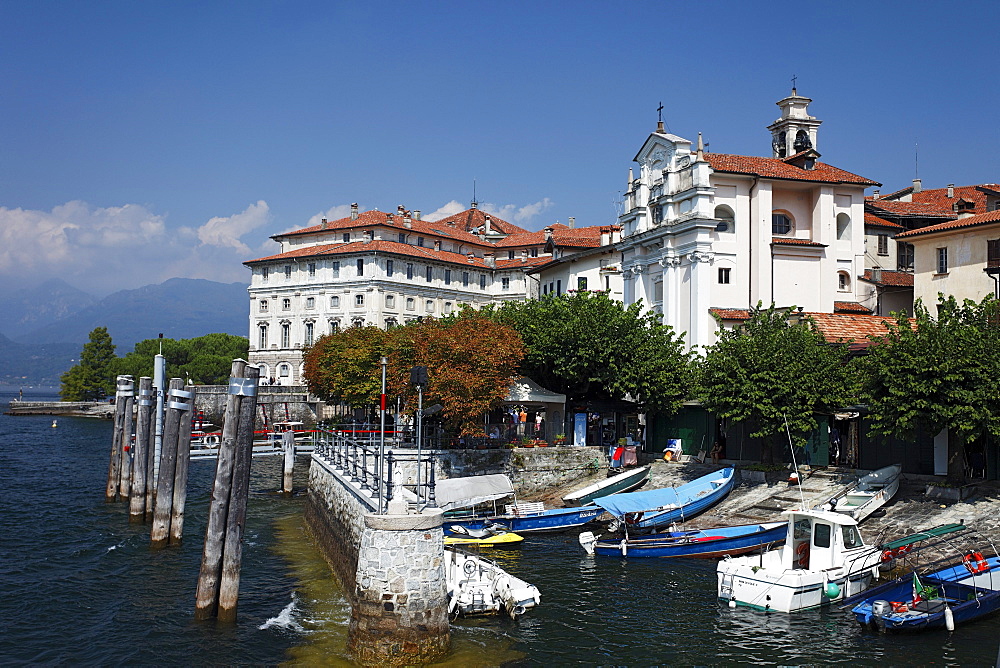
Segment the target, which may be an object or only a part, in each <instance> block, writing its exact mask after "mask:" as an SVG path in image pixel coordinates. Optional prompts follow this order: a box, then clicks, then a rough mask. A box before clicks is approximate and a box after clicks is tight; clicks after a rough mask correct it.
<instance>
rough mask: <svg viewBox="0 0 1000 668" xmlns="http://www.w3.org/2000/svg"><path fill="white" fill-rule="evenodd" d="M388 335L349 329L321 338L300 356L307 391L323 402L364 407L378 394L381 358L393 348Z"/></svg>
mask: <svg viewBox="0 0 1000 668" xmlns="http://www.w3.org/2000/svg"><path fill="white" fill-rule="evenodd" d="M392 331H394V330H391V331H385V330H382V329H379V328H378V327H349V328H348V329H345V330H342V331H340V332H336V333H334V334H327V335H325V336H321V337H320V338H319V339H317V340H316V342H315V343H314V344H313V345H311V346H309V347H308V348H306V350H305V353H304V362H305V379H306V384H307V385H308V386H309V391H310V392H312V393H313V394H315V395H316V396H317V397H319V398H320V399H323V400H324V401H336V402H341V401H343V402H345V403H348V404H350V405H352V406H364V405H366V404H370V403H372V402H375V401H377V400H378V397H379V394H381V391H382V367H381V364H380V360H381V358H382V356H383V355H387V356H391V354H392V350H393V349H394V348H395V346H394V345H393V344H392V343H391V341H392V339H393V338H394V337H393V334H392Z"/></svg>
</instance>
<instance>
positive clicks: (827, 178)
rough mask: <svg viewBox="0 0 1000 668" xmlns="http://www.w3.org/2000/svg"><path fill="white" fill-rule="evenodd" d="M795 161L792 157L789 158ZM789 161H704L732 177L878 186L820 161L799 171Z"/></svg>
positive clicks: (714, 157) (726, 157)
mask: <svg viewBox="0 0 1000 668" xmlns="http://www.w3.org/2000/svg"><path fill="white" fill-rule="evenodd" d="M792 158H795V156H792ZM792 158H785V159H784V160H782V159H781V158H758V157H755V156H748V155H730V154H726V153H706V154H705V159H706V160H707V161H708V164H709V165H710V166H711V167H712V169H713V170H715V171H717V172H730V173H734V174H754V175H757V176H762V177H765V178H770V179H787V180H792V181H818V182H822V183H852V184H857V185H864V186H877V185H881V184H880V183H878V182H876V181H872V180H871V179H866V178H865V177H863V176H858V175H857V174H852V173H851V172H847V171H844V170H843V169H839V168H837V167H834V166H832V165H828V164H826V163H823V162H819V161H817V162H816V165H815V169H802V168H800V167H796V166H795V165H792V164H789V163H788V160H789V159H792Z"/></svg>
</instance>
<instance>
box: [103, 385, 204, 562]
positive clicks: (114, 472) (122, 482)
mask: <svg viewBox="0 0 1000 668" xmlns="http://www.w3.org/2000/svg"><path fill="white" fill-rule="evenodd" d="M194 394H195V392H194V388H193V387H188V388H186V389H184V388H183V381H182V380H181V379H180V378H173V379H171V381H170V389H169V391H168V397H167V399H168V402H167V404H166V417H165V420H164V425H165V427H164V433H163V438H162V442H161V445H160V452H159V458H160V459H159V466H158V467H157V460H156V457H157V452H156V448H155V429H154V428H153V424H154V423H155V417H156V416H155V414H154V406H155V405H156V391H155V389H154V388H153V381H152V379H151V378H148V377H145V376H143V377H142V378H140V379H139V401H138V410H135V409H136V406H135V391H134V382H133V380H132V376H119V377H118V390H117V392H116V393H115V422H114V430H113V433H112V437H111V462H110V464H109V466H108V485H107V489H106V490H105V497H106V498H107V500H109V501H125V500H126V499H128V501H129V521H130V522H147V521H152V522H153V527H152V531H151V532H150V540H151V542H152V545H153V547H163V546H165V545H167V544H174V543H179V542H180V540H181V537H182V535H183V528H184V502H185V500H186V498H187V473H188V462H189V461H190V452H191V428H190V422H191V410H192V407H193V406H194ZM133 410H135V415H136V419H135V436H134V438H133V435H132V425H133ZM157 469H158V475H156V477H155V478H154V472H157Z"/></svg>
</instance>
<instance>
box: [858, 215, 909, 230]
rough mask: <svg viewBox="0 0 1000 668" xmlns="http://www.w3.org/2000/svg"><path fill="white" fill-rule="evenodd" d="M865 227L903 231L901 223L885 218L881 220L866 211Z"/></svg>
mask: <svg viewBox="0 0 1000 668" xmlns="http://www.w3.org/2000/svg"><path fill="white" fill-rule="evenodd" d="M865 225H871V226H872V227H889V228H892V229H894V230H901V229H903V226H902V225H900V224H899V223H894V222H892V221H891V220H886V219H885V218H879V217H878V216H876V215H875V214H874V213H868V212H867V211H865Z"/></svg>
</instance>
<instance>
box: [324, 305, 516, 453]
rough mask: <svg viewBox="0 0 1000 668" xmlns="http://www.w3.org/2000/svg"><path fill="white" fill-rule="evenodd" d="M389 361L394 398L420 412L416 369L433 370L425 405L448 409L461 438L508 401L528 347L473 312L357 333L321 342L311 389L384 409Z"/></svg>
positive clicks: (389, 390) (510, 331)
mask: <svg viewBox="0 0 1000 668" xmlns="http://www.w3.org/2000/svg"><path fill="white" fill-rule="evenodd" d="M383 355H385V356H386V357H387V358H388V362H389V363H388V368H387V372H386V385H387V394H388V395H390V396H392V397H402V398H403V400H404V401H405V402H406V410H407V411H408V412H411V413H412V411H413V410H415V409H416V406H417V392H416V389H415V388H413V387H412V386H411V385H410V382H409V381H410V369H412V368H413V367H414V366H418V365H419V366H426V367H427V370H428V386H427V387H426V388H424V405H425V406H429V405H431V404H434V403H440V404H441V405H442V406H443V410H442V413H441V415H442V417H443V418H444V420H445V422H446V423H448V425H449V426H450V427H451V428H452V429H454V430H455V431H456V432H459V433H463V434H468V433H474V432H476V431H478V430H480V429H481V420H482V415H483V414H484V413H486V412H488V411H490V410H492V409H494V408H496V407H497V406H499V405H500V404H501V403H502V402H503V400H504V399H505V398H506V397H507V394H508V392H509V390H510V384H511V382H512V381H513V380H514V378H515V377H516V375H517V367H518V363H519V362H520V360H521V357H522V356H523V347H522V344H521V340H520V337H519V336H518V335H517V332H516V331H514V330H513V329H511V328H510V327H507V326H505V325H501V324H499V323H496V322H494V321H492V320H491V319H490V318H489V317H487V316H486V315H484V314H481V313H479V312H477V311H474V310H472V309H463V310H462V311H461V312H460V313H458V314H455V315H452V316H448V317H446V318H442V319H434V318H428V319H424V320H423V321H421V322H412V323H408V324H407V325H405V326H403V327H396V328H393V329H391V330H389V331H383V330H381V329H378V328H376V327H363V328H362V327H352V328H349V329H346V330H344V331H341V332H337V333H335V334H328V335H326V336H322V337H320V338H319V339H318V340H317V341H316V343H315V344H313V345H312V346H311V347H309V348H308V349H307V350H306V352H305V377H306V382H307V384H308V385H309V391H310V392H312V393H313V394H315V395H316V396H318V397H320V398H322V399H324V400H326V401H343V402H346V403H348V404H351V405H353V406H362V405H366V404H373V403H376V402H377V401H378V399H379V395H380V393H381V387H382V375H381V373H382V371H381V363H380V359H381V357H382V356H383Z"/></svg>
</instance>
